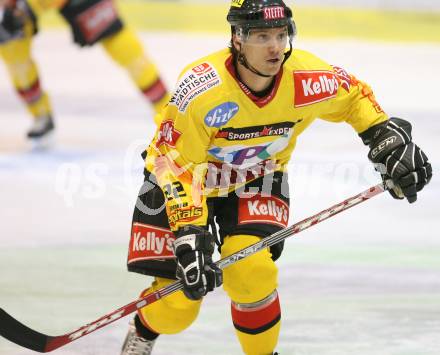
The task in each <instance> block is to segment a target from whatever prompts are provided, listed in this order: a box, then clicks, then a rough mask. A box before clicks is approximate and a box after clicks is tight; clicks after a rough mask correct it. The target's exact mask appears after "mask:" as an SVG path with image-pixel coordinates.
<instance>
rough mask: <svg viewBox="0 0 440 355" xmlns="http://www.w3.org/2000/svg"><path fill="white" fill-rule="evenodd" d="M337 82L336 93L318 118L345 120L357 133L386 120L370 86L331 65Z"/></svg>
mask: <svg viewBox="0 0 440 355" xmlns="http://www.w3.org/2000/svg"><path fill="white" fill-rule="evenodd" d="M333 71H334V73H335V76H336V78H337V80H338V83H339V88H338V93H337V96H336V97H335V98H334V99H331V100H329V101H328V105H327V106H326V112H323V113H322V114H321V115H320V118H322V119H324V120H326V121H331V122H343V121H345V122H347V123H349V124H350V125H351V126H352V127H353V128H354V129H355V130H356V132H357V133H360V132H363V131H365V130H367V129H368V128H370V127H371V126H374V125H376V124H379V123H382V122H385V121H387V120H388V116H387V115H386V113H385V112H384V111H383V110H382V108H381V106H380V105H379V103H378V102H377V101H376V98H375V96H374V93H373V90H372V89H371V87H370V86H369V85H368V84H366V83H364V82H362V81H360V80H358V79H357V78H356V77H355V76H353V75H350V74H348V73H347V72H346V71H345V70H343V69H342V68H339V67H333Z"/></svg>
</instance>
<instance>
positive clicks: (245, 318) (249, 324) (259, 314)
mask: <svg viewBox="0 0 440 355" xmlns="http://www.w3.org/2000/svg"><path fill="white" fill-rule="evenodd" d="M231 313H232V321H233V322H234V326H236V327H237V326H238V327H239V328H244V329H258V328H265V326H266V325H268V324H270V323H272V322H273V321H274V320H275V319H279V318H280V315H281V307H280V300H279V298H278V295H277V297H276V298H275V299H274V300H273V301H272V302H271V303H269V304H265V305H262V306H260V307H258V308H248V309H237V307H236V306H235V304H234V303H231Z"/></svg>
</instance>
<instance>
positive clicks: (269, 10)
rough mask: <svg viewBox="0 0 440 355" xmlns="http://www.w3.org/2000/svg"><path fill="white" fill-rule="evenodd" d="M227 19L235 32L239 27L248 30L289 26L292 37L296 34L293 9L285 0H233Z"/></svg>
mask: <svg viewBox="0 0 440 355" xmlns="http://www.w3.org/2000/svg"><path fill="white" fill-rule="evenodd" d="M226 19H227V21H228V22H229V24H230V25H231V27H232V29H233V32H235V30H236V29H237V28H242V29H243V30H245V31H247V30H249V29H252V28H274V27H283V26H287V30H288V32H289V36H290V37H293V36H294V35H295V34H296V26H295V22H294V21H293V20H292V10H291V9H290V8H289V7H288V6H287V5H286V4H285V3H284V2H283V0H232V2H231V7H230V9H229V12H228V16H227V17H226Z"/></svg>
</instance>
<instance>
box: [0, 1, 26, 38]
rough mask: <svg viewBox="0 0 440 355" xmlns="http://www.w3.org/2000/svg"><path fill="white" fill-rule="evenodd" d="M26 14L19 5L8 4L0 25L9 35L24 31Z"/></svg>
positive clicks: (0, 19)
mask: <svg viewBox="0 0 440 355" xmlns="http://www.w3.org/2000/svg"><path fill="white" fill-rule="evenodd" d="M24 21H25V15H24V13H23V11H22V10H20V9H18V8H17V7H15V6H14V7H12V6H8V5H6V6H5V7H4V10H3V16H1V18H0V27H2V29H3V30H4V31H6V33H7V35H8V37H11V38H12V37H14V36H15V35H17V34H18V33H20V32H22V30H23V27H24Z"/></svg>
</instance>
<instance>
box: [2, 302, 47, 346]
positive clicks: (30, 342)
mask: <svg viewBox="0 0 440 355" xmlns="http://www.w3.org/2000/svg"><path fill="white" fill-rule="evenodd" d="M0 335H1V336H2V337H4V338H6V339H8V340H9V341H12V342H13V343H15V344H18V345H20V346H23V347H25V348H28V349H31V350H34V351H38V352H40V353H44V352H46V350H45V349H46V344H47V342H48V340H49V339H50V338H51V337H50V336H47V335H44V334H41V333H39V332H37V331H35V330H33V329H31V328H29V327H27V326H25V325H24V324H22V323H20V322H19V321H18V320H16V319H15V318H14V317H12V316H11V315H9V314H8V313H7V312H5V311H4V310H3V309H2V308H0Z"/></svg>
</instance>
